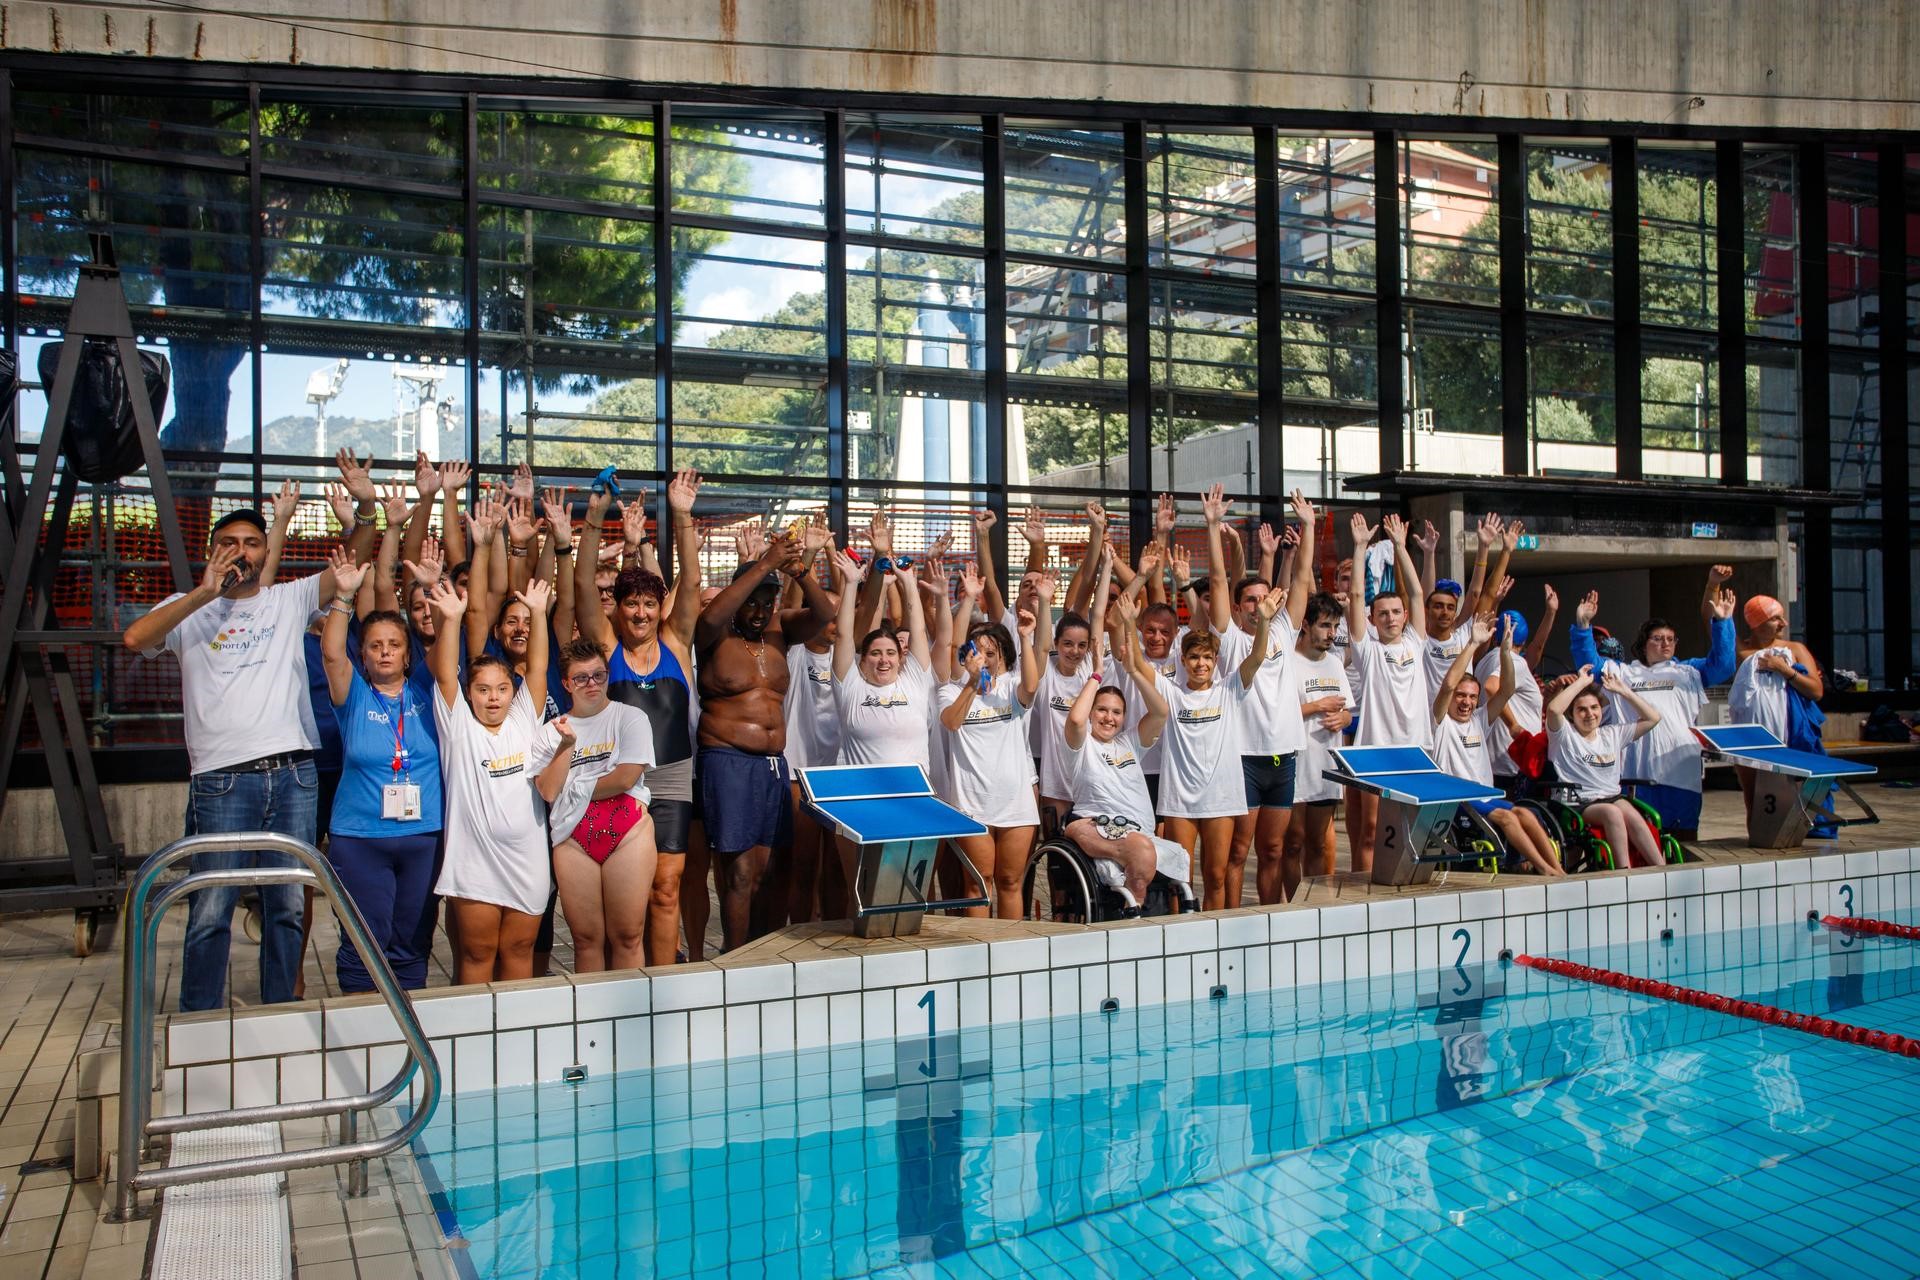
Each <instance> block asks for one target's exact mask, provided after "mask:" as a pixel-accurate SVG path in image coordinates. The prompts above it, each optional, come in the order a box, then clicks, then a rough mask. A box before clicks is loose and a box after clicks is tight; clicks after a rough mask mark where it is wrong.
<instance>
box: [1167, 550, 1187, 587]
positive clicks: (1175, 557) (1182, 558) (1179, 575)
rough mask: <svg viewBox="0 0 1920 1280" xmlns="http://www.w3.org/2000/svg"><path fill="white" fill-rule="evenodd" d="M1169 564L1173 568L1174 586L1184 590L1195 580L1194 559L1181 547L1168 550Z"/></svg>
mask: <svg viewBox="0 0 1920 1280" xmlns="http://www.w3.org/2000/svg"><path fill="white" fill-rule="evenodd" d="M1167 563H1168V564H1169V565H1171V566H1172V567H1173V582H1174V585H1175V586H1177V587H1180V588H1182V589H1184V588H1185V587H1186V585H1187V583H1189V582H1191V581H1192V580H1193V557H1192V556H1191V555H1190V554H1188V552H1187V549H1186V548H1185V547H1181V546H1172V547H1168V548H1167Z"/></svg>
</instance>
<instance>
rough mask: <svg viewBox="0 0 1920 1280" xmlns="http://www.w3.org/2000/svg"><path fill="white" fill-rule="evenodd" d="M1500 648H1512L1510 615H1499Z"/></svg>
mask: <svg viewBox="0 0 1920 1280" xmlns="http://www.w3.org/2000/svg"><path fill="white" fill-rule="evenodd" d="M1500 647H1501V648H1502V649H1511V648H1513V615H1512V614H1510V613H1503V614H1501V615H1500Z"/></svg>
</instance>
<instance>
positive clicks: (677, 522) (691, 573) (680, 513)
mask: <svg viewBox="0 0 1920 1280" xmlns="http://www.w3.org/2000/svg"><path fill="white" fill-rule="evenodd" d="M699 496H700V473H699V472H698V471H695V470H693V469H692V468H690V467H689V468H688V469H686V470H684V471H676V472H674V473H673V479H672V480H670V481H669V482H668V483H667V517H668V519H669V520H671V521H672V523H673V555H674V561H675V568H676V572H675V577H674V580H673V581H674V585H675V586H680V585H682V584H684V585H685V586H686V588H687V589H686V590H684V591H676V592H674V593H673V609H672V611H671V612H670V613H669V614H668V615H667V618H666V624H667V630H668V631H670V632H671V633H672V634H673V635H674V637H675V638H677V639H678V640H679V641H680V643H682V644H689V643H691V642H692V641H693V633H694V627H695V625H696V624H697V623H698V622H699V620H700V532H699V530H698V529H697V528H696V527H695V526H694V523H693V504H694V502H695V501H696V500H697V499H698V498H699ZM786 545H791V544H790V543H789V544H786ZM741 598H742V599H745V598H746V597H744V596H742V597H741ZM729 616H731V615H729Z"/></svg>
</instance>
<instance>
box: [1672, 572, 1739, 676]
mask: <svg viewBox="0 0 1920 1280" xmlns="http://www.w3.org/2000/svg"><path fill="white" fill-rule="evenodd" d="M1736 600H1737V597H1736V596H1735V595H1734V594H1733V588H1732V587H1722V588H1721V589H1720V595H1719V597H1718V598H1717V599H1716V600H1714V602H1713V617H1712V618H1711V619H1709V620H1708V622H1707V656H1706V657H1704V658H1688V659H1686V660H1685V661H1686V664H1687V665H1688V666H1690V667H1692V668H1693V669H1694V670H1696V671H1698V672H1699V673H1700V679H1701V681H1702V682H1703V683H1705V684H1707V685H1709V686H1712V685H1716V684H1725V683H1726V682H1727V681H1729V680H1731V679H1733V673H1734V672H1735V671H1737V670H1739V668H1740V660H1739V657H1738V655H1737V651H1736V649H1735V645H1734V634H1733V608H1734V603H1735V601H1736Z"/></svg>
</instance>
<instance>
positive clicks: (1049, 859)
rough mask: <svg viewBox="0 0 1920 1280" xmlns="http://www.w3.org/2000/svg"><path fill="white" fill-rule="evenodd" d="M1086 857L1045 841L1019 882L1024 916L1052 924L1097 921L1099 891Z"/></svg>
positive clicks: (1064, 845) (1056, 842)
mask: <svg viewBox="0 0 1920 1280" xmlns="http://www.w3.org/2000/svg"><path fill="white" fill-rule="evenodd" d="M1084 864H1085V855H1084V854H1082V853H1081V852H1080V851H1079V850H1078V849H1077V848H1075V847H1073V846H1072V845H1070V844H1068V843H1066V842H1065V841H1063V840H1048V841H1045V842H1044V843H1042V844H1041V846H1040V847H1039V848H1038V849H1035V850H1034V851H1033V857H1032V858H1031V859H1030V860H1029V861H1028V862H1027V874H1026V877H1025V879H1024V880H1023V881H1022V893H1023V897H1024V900H1025V915H1026V918H1027V919H1029V920H1046V921H1050V922H1052V923H1055V924H1092V923H1094V922H1095V921H1096V920H1098V919H1099V916H1098V914H1097V902H1096V897H1095V894H1096V891H1097V890H1098V889H1099V887H1100V886H1098V885H1097V884H1096V883H1095V882H1094V880H1093V877H1092V876H1091V875H1090V874H1089V872H1088V868H1087V867H1086V866H1085V865H1084Z"/></svg>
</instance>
